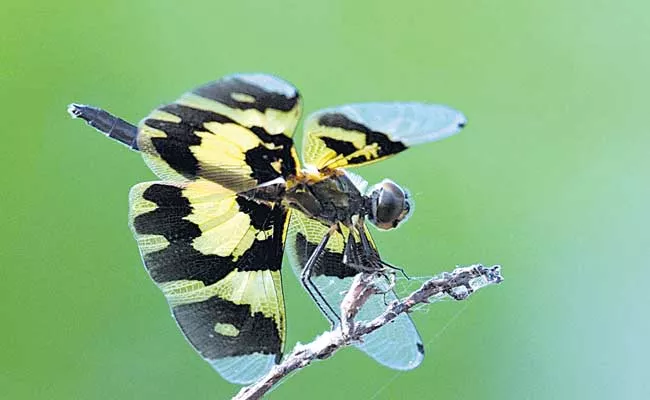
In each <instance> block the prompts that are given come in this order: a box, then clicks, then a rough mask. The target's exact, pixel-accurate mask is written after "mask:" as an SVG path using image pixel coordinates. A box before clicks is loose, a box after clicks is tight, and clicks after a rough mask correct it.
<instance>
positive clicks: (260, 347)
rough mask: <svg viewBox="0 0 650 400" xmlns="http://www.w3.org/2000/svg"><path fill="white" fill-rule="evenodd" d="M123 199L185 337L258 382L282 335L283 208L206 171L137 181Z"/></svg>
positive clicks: (239, 375)
mask: <svg viewBox="0 0 650 400" xmlns="http://www.w3.org/2000/svg"><path fill="white" fill-rule="evenodd" d="M130 207H131V208H130V209H131V212H130V225H131V228H132V230H133V232H134V235H135V237H136V239H137V242H138V246H139V248H140V253H141V255H142V258H143V261H144V264H145V267H146V269H147V271H148V272H149V275H150V276H151V278H152V279H153V280H154V281H155V282H156V284H157V285H158V287H159V288H160V289H161V290H162V291H163V293H164V295H165V297H166V298H167V301H168V302H169V305H170V307H171V309H172V312H173V315H174V318H175V319H176V322H177V323H178V326H179V327H180V328H181V330H182V331H183V333H184V335H185V337H186V338H187V340H188V341H189V342H190V343H191V344H192V346H193V347H194V348H195V349H196V351H198V352H199V353H200V354H201V356H203V358H204V359H205V360H206V361H208V362H209V363H210V364H212V366H213V367H214V368H215V369H216V370H217V371H218V372H219V373H220V374H221V375H222V376H223V377H224V378H225V379H227V380H229V381H231V382H234V383H240V384H246V383H250V382H253V381H255V380H257V379H258V378H259V377H260V376H262V375H263V374H264V373H266V372H267V371H268V370H269V369H270V368H271V367H272V366H273V365H274V364H276V363H277V362H278V361H279V360H280V358H281V355H282V351H283V346H284V341H285V311H284V300H283V294H282V282H281V276H280V266H281V264H282V254H283V239H284V238H283V235H284V231H285V228H286V222H287V218H288V214H287V211H286V210H285V209H284V208H282V207H281V206H280V205H274V206H269V205H265V204H260V203H257V202H254V201H249V200H246V199H244V198H243V197H241V196H238V195H237V194H236V193H234V192H233V191H232V190H229V189H227V188H225V187H223V186H221V185H219V184H216V183H214V182H212V181H209V180H207V179H199V180H196V181H192V182H183V183H167V182H149V183H142V184H139V185H136V186H134V187H133V189H132V190H131V194H130Z"/></svg>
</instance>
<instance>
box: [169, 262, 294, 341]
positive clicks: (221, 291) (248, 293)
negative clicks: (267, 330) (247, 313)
mask: <svg viewBox="0 0 650 400" xmlns="http://www.w3.org/2000/svg"><path fill="white" fill-rule="evenodd" d="M160 289H161V290H162V291H163V293H164V294H165V297H166V298H167V301H168V302H169V305H170V306H172V307H175V306H178V305H182V304H190V303H197V302H201V301H205V300H208V299H210V298H212V297H214V296H217V297H219V298H221V299H224V300H228V301H231V302H233V303H235V304H240V305H241V304H244V305H248V306H250V308H251V313H252V314H255V313H258V312H259V313H262V315H264V316H265V317H267V318H272V319H273V320H274V321H275V322H276V325H277V327H278V329H280V337H281V338H282V340H284V323H283V321H284V315H283V304H284V298H283V294H282V277H281V275H280V271H269V270H262V271H239V270H234V271H232V272H230V273H229V274H228V275H226V276H225V277H224V278H223V279H221V280H220V281H218V282H215V283H213V284H212V285H210V286H205V285H204V284H203V282H201V281H188V280H180V281H175V282H168V283H163V284H161V285H160ZM276 289H277V290H276Z"/></svg>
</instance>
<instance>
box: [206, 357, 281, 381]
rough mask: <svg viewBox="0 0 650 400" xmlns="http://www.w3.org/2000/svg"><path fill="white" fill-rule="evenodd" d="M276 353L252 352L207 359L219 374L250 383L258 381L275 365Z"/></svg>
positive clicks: (226, 377) (225, 377)
mask: <svg viewBox="0 0 650 400" xmlns="http://www.w3.org/2000/svg"><path fill="white" fill-rule="evenodd" d="M275 359H276V355H275V354H260V353H255V354H250V355H246V356H239V357H225V358H220V359H218V360H207V361H208V362H209V363H210V365H212V368H214V369H215V370H216V371H217V372H218V373H219V375H221V376H222V377H223V378H224V379H226V380H227V381H229V382H232V383H235V384H238V385H248V384H251V383H254V382H257V381H258V380H259V379H260V378H261V377H262V376H264V375H265V374H266V373H267V372H269V370H270V369H271V368H273V366H274V365H275Z"/></svg>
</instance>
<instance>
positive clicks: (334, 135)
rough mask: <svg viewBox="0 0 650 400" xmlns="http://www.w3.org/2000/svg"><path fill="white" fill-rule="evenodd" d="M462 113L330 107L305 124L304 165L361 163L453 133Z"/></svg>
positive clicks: (410, 106) (434, 108) (415, 107)
mask: <svg viewBox="0 0 650 400" xmlns="http://www.w3.org/2000/svg"><path fill="white" fill-rule="evenodd" d="M465 123H466V119H465V116H463V114H461V113H460V112H459V111H456V110H454V109H452V108H449V107H446V106H442V105H435V104H424V103H360V104H349V105H344V106H339V107H334V108H328V109H324V110H320V111H317V112H315V113H313V114H311V115H310V116H309V117H308V118H307V121H306V122H305V138H304V141H303V153H302V156H303V161H304V162H305V164H309V165H313V166H315V167H317V168H318V169H334V168H340V167H351V166H357V165H363V164H367V163H371V162H374V161H378V160H381V159H383V158H386V157H390V156H392V155H395V154H397V153H400V152H402V151H404V150H406V149H407V148H409V147H411V146H414V145H417V144H420V143H425V142H432V141H435V140H440V139H443V138H445V137H447V136H450V135H453V134H454V133H456V132H458V131H459V130H460V129H461V128H462V127H463V126H465Z"/></svg>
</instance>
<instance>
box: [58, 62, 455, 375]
mask: <svg viewBox="0 0 650 400" xmlns="http://www.w3.org/2000/svg"><path fill="white" fill-rule="evenodd" d="M68 111H69V112H70V114H71V115H72V116H73V117H76V118H81V119H83V120H85V121H86V122H87V123H88V124H89V125H91V126H92V127H94V128H95V129H97V130H99V131H100V132H102V133H103V134H105V135H106V136H108V137H109V138H111V139H114V140H115V141H117V142H120V143H122V144H124V145H126V146H128V147H129V148H130V149H132V150H135V151H137V152H139V153H140V154H141V155H142V157H143V159H144V161H145V163H146V164H147V165H148V166H149V168H150V169H151V170H152V171H153V172H154V173H155V174H156V175H157V177H158V178H159V180H158V181H154V182H146V183H140V184H138V185H136V186H134V187H133V188H132V189H131V191H130V194H129V224H130V227H131V230H132V231H133V234H134V236H135V239H136V241H137V244H138V247H139V250H140V254H141V256H142V260H143V263H144V266H145V268H146V270H147V271H148V274H149V276H150V277H151V279H152V280H153V281H154V282H155V284H156V285H157V286H158V288H160V290H161V291H162V292H163V294H164V296H165V298H166V300H167V302H168V304H169V306H170V307H171V311H172V314H173V317H174V318H175V320H176V322H177V324H178V326H179V328H180V330H181V331H182V333H183V334H184V336H185V338H186V339H187V340H188V341H189V343H190V344H191V345H192V347H193V348H194V349H195V350H196V351H197V352H198V353H199V354H200V355H201V357H202V358H203V359H205V360H206V361H207V362H208V363H210V364H211V365H212V367H213V368H214V369H215V370H216V371H217V372H218V373H219V374H220V375H221V376H222V377H223V378H224V379H226V380H228V381H230V382H233V383H237V384H249V383H251V382H254V381H256V380H258V379H259V378H260V377H261V376H263V375H264V374H265V373H267V372H268V371H269V370H270V369H271V368H272V367H273V366H274V365H276V364H277V363H279V362H280V361H281V359H282V355H283V349H284V345H285V339H286V315H285V306H284V297H283V290H282V276H281V266H282V263H283V257H284V254H285V252H286V254H287V256H288V257H287V258H288V260H289V263H290V264H291V267H292V268H291V269H292V270H293V271H294V272H295V274H296V276H297V277H298V278H299V279H300V282H301V283H302V285H303V287H304V288H305V289H306V290H307V291H308V293H309V294H310V295H311V296H312V298H313V299H314V301H315V304H316V305H317V306H318V308H319V309H320V310H321V312H322V313H323V314H324V316H325V317H327V319H328V320H329V321H330V322H331V323H332V324H333V325H336V324H338V323H340V319H339V315H338V313H337V309H338V307H339V306H340V303H341V301H342V299H343V297H344V295H345V292H346V290H347V289H348V288H349V287H350V285H351V283H352V280H353V279H354V277H355V276H356V275H357V274H360V273H385V272H386V271H389V272H390V271H394V270H395V268H396V267H393V266H392V265H391V264H389V263H387V262H385V261H384V260H383V259H382V258H381V257H380V255H379V251H378V249H377V246H376V244H375V241H374V240H373V239H372V236H371V233H370V231H369V229H368V223H369V224H370V225H374V226H375V227H376V228H378V229H379V230H391V229H394V228H397V227H398V226H399V225H400V224H401V223H403V222H404V221H406V219H407V218H408V216H409V215H410V213H411V211H412V210H413V199H412V198H411V197H410V196H409V194H408V192H407V191H406V190H404V189H403V188H402V187H400V186H399V185H398V184H396V183H395V182H393V181H391V180H388V179H385V180H383V181H382V182H380V183H378V184H376V185H374V186H372V187H369V186H368V183H367V182H366V181H364V180H363V179H362V178H360V177H359V176H358V175H356V174H354V173H352V172H350V171H349V170H348V169H350V168H354V167H358V166H362V165H367V164H370V163H374V162H376V161H380V160H384V159H386V158H389V157H392V156H394V155H396V154H398V153H401V152H403V151H404V150H406V149H408V148H410V147H412V146H415V145H418V144H422V143H427V142H432V141H436V140H439V139H443V138H445V137H448V136H450V135H453V134H455V133H456V132H458V131H460V130H461V128H463V127H464V126H465V124H466V118H465V117H464V115H463V114H462V113H460V112H459V111H457V110H454V109H452V108H450V107H447V106H443V105H436V104H425V103H415V102H393V103H390V102H386V103H359V104H347V105H342V106H338V107H332V108H327V109H323V110H319V111H316V112H314V113H312V114H311V115H309V116H308V117H307V118H306V121H305V123H304V133H303V135H304V136H303V148H302V160H300V158H299V156H298V152H297V150H296V147H295V146H294V141H293V134H294V132H295V130H296V126H297V124H298V122H299V120H300V116H301V111H302V100H301V96H300V95H299V93H298V91H297V89H296V88H295V87H294V86H293V85H291V84H290V83H288V82H286V81H284V80H283V79H280V78H278V77H275V76H272V75H268V74H261V73H255V74H234V75H229V76H226V77H223V78H221V79H219V80H216V81H213V82H210V83H207V84H205V85H203V86H200V87H198V88H196V89H194V90H191V91H189V92H187V93H185V94H183V95H182V96H181V97H180V98H179V99H177V100H176V101H174V102H173V103H169V104H166V105H163V106H161V107H158V108H156V109H154V110H153V111H152V112H151V113H150V114H149V115H148V116H147V117H146V118H144V119H143V120H142V121H141V122H140V123H139V124H138V125H137V126H136V125H133V124H131V123H129V122H127V121H125V120H123V119H121V118H119V117H116V116H114V115H112V114H110V113H109V112H107V111H105V110H103V109H100V108H96V107H92V106H87V105H81V104H71V105H70V106H69V108H68ZM385 276H386V275H385V274H384V277H385ZM376 286H377V287H378V288H379V289H380V291H381V292H383V293H382V294H380V293H377V294H374V295H372V296H371V297H370V298H369V299H368V301H367V302H366V303H365V305H364V306H363V308H362V309H361V311H360V313H359V314H358V316H357V318H358V319H359V320H370V319H372V318H374V317H376V316H378V315H379V314H380V313H381V312H382V311H383V310H384V309H385V304H386V302H391V301H394V300H396V299H397V295H396V294H395V292H394V291H393V290H392V287H391V285H390V282H389V280H387V279H381V278H379V277H378V278H377V282H376ZM356 346H357V347H358V348H359V349H361V350H362V351H363V352H365V353H366V354H368V355H369V356H371V357H372V358H374V359H375V360H376V361H378V362H379V363H381V364H383V365H385V366H387V367H390V368H393V369H396V370H409V369H413V368H415V367H417V366H418V365H419V364H420V363H421V362H422V360H423V357H424V346H423V344H422V340H421V338H420V335H419V333H418V331H417V329H416V328H415V326H414V324H413V321H412V320H411V318H410V317H409V316H408V315H407V314H402V315H400V316H399V317H397V318H396V319H395V321H394V322H393V323H392V324H389V325H387V326H384V327H382V328H381V329H379V330H377V331H375V332H373V333H371V334H369V335H368V336H367V337H366V338H365V340H364V341H363V343H358V344H356Z"/></svg>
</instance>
